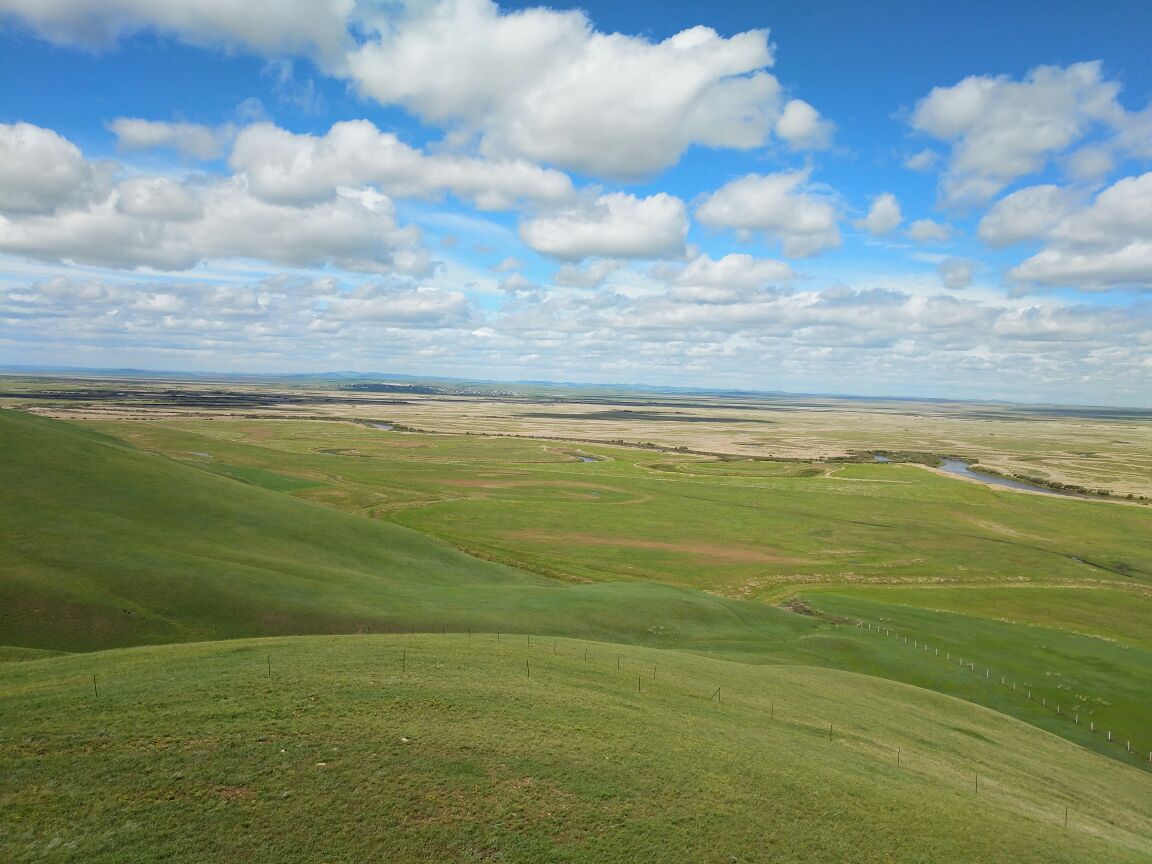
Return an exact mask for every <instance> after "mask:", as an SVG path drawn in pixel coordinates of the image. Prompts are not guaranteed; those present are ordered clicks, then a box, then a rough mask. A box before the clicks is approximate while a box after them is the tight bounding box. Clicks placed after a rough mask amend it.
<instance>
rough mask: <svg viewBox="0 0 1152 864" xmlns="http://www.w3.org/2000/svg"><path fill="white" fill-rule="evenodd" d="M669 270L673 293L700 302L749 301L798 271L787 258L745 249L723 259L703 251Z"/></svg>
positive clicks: (772, 288) (787, 280) (671, 292)
mask: <svg viewBox="0 0 1152 864" xmlns="http://www.w3.org/2000/svg"><path fill="white" fill-rule="evenodd" d="M665 272H666V274H667V276H668V278H669V279H670V283H671V290H670V292H669V296H670V297H672V298H674V299H675V300H677V301H690V302H698V303H738V302H741V301H746V300H748V299H750V298H751V297H752V296H753V295H755V294H757V293H759V292H764V291H772V290H775V289H776V287H777V286H779V285H782V284H786V283H788V282H790V281H791V280H792V278H793V276H794V275H795V274H794V273H793V272H792V268H791V267H790V266H788V264H787V263H786V262H784V261H774V260H772V259H768V258H753V257H752V256H751V255H747V254H744V253H734V254H730V255H725V256H724V257H723V258H720V259H715V258H711V257H709V256H708V255H699V256H697V257H696V258H693V259H692V260H691V261H689V262H688V264H687V265H685V266H684V267H681V268H678V269H672V270H666V271H665Z"/></svg>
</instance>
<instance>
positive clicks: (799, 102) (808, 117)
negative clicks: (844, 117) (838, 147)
mask: <svg viewBox="0 0 1152 864" xmlns="http://www.w3.org/2000/svg"><path fill="white" fill-rule="evenodd" d="M833 129H834V127H833V124H832V123H831V122H830V121H828V120H825V119H823V118H821V116H820V112H818V111H817V110H816V109H815V108H813V107H812V106H811V105H809V104H808V103H807V102H805V101H804V100H803V99H792V100H791V101H789V102H788V104H787V105H785V106H784V110H783V112H781V114H780V119H778V120H777V121H776V134H777V135H778V136H780V137H781V138H783V139H784V140H785V141H786V142H787V143H788V145H789V146H790V147H791V148H792V149H793V150H821V149H823V148H825V147H827V146H828V143H829V141H831V139H832V132H833Z"/></svg>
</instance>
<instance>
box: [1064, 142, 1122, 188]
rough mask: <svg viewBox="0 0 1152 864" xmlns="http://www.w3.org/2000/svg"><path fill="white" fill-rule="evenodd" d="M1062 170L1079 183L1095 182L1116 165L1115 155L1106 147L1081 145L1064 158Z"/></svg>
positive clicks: (1105, 175) (1106, 174)
mask: <svg viewBox="0 0 1152 864" xmlns="http://www.w3.org/2000/svg"><path fill="white" fill-rule="evenodd" d="M1063 164H1064V171H1065V173H1067V174H1068V175H1069V176H1070V177H1071V178H1072V179H1073V180H1076V181H1079V182H1081V183H1097V182H1099V181H1100V180H1103V179H1104V178H1105V177H1107V176H1108V174H1110V173H1111V172H1112V169H1113V168H1115V167H1116V156H1115V154H1114V153H1113V152H1112V150H1111V149H1110V148H1108V147H1103V146H1097V147H1092V146H1088V147H1081V148H1080V149H1079V150H1076V151H1074V152H1073V153H1071V154H1069V155H1068V156H1067V157H1066V158H1065V159H1064V160H1063Z"/></svg>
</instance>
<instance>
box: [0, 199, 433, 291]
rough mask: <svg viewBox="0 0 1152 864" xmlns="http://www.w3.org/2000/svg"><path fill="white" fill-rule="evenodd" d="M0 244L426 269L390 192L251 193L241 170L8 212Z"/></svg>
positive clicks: (117, 262)
mask: <svg viewBox="0 0 1152 864" xmlns="http://www.w3.org/2000/svg"><path fill="white" fill-rule="evenodd" d="M0 251H6V252H10V253H15V254H19V255H25V256H29V257H32V258H38V259H43V260H50V261H64V260H66V261H75V262H77V263H82V264H91V265H96V266H108V267H122V268H129V269H130V268H137V267H152V268H156V269H161V270H185V269H188V268H190V267H193V266H195V265H196V264H198V263H199V262H201V261H203V260H207V259H216V258H254V259H258V260H262V261H269V262H274V263H278V264H284V265H290V266H322V265H324V264H334V265H336V266H339V267H343V268H345V269H349V270H359V271H367V272H384V271H389V270H395V271H399V272H405V273H421V272H424V271H426V270H427V268H428V261H427V254H426V252H425V251H424V249H423V247H422V245H421V243H420V234H419V231H417V230H416V229H414V228H411V227H408V228H401V227H399V226H398V225H397V223H396V218H395V210H394V208H393V206H392V203H391V201H390V200H389V199H388V198H386V197H384V196H382V195H374V196H373V195H366V194H361V195H354V194H346V195H341V196H339V197H337V198H335V199H333V200H331V201H326V202H322V203H320V204H315V205H311V206H307V207H289V206H283V205H276V204H270V203H267V202H264V201H261V200H259V199H257V198H253V197H252V196H251V195H250V194H249V193H248V190H247V188H246V186H245V183H244V181H243V178H233V179H230V180H224V181H218V182H215V183H211V184H208V185H204V186H189V187H178V186H176V185H175V184H172V183H171V181H167V180H163V179H159V178H134V179H132V180H130V181H126V183H125V184H124V186H122V187H119V188H117V189H114V190H113V191H112V193H111V194H110V195H109V196H108V197H107V198H106V199H104V200H101V201H99V202H97V203H94V204H91V205H89V206H86V207H83V208H78V209H72V210H63V211H61V212H58V213H55V214H52V215H36V216H29V217H27V218H23V219H19V220H8V219H4V218H3V217H0Z"/></svg>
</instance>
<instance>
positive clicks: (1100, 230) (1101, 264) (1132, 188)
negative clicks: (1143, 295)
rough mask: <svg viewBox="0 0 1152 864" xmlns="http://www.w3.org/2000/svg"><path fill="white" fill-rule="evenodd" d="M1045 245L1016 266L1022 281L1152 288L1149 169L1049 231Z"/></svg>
mask: <svg viewBox="0 0 1152 864" xmlns="http://www.w3.org/2000/svg"><path fill="white" fill-rule="evenodd" d="M1049 238H1050V243H1049V245H1048V247H1047V248H1045V249H1043V250H1041V251H1040V252H1039V253H1037V254H1036V255H1033V256H1032V257H1031V258H1029V259H1027V260H1026V261H1024V262H1023V263H1021V264H1020V265H1019V266H1017V267H1015V268H1014V269H1013V270H1012V271H1011V274H1010V275H1012V276H1013V277H1014V278H1016V279H1019V280H1021V281H1023V282H1039V283H1045V284H1049V285H1071V286H1076V287H1080V288H1085V289H1100V288H1106V287H1108V286H1110V285H1134V286H1139V287H1143V288H1152V172H1150V173H1147V174H1143V175H1141V176H1139V177H1125V178H1124V179H1122V180H1119V181H1117V182H1116V183H1114V184H1113V185H1112V186H1109V187H1108V188H1107V189H1105V190H1104V191H1102V192H1101V193H1100V194H1099V195H1097V196H1096V200H1095V201H1094V202H1093V203H1092V204H1091V205H1090V206H1089V207H1087V208H1085V209H1083V210H1080V211H1078V212H1075V213H1072V214H1071V215H1068V216H1066V217H1065V218H1064V219H1063V220H1061V221H1060V222H1059V224H1057V225H1056V226H1055V227H1053V228H1052V229H1051V230H1050V232H1049Z"/></svg>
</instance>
